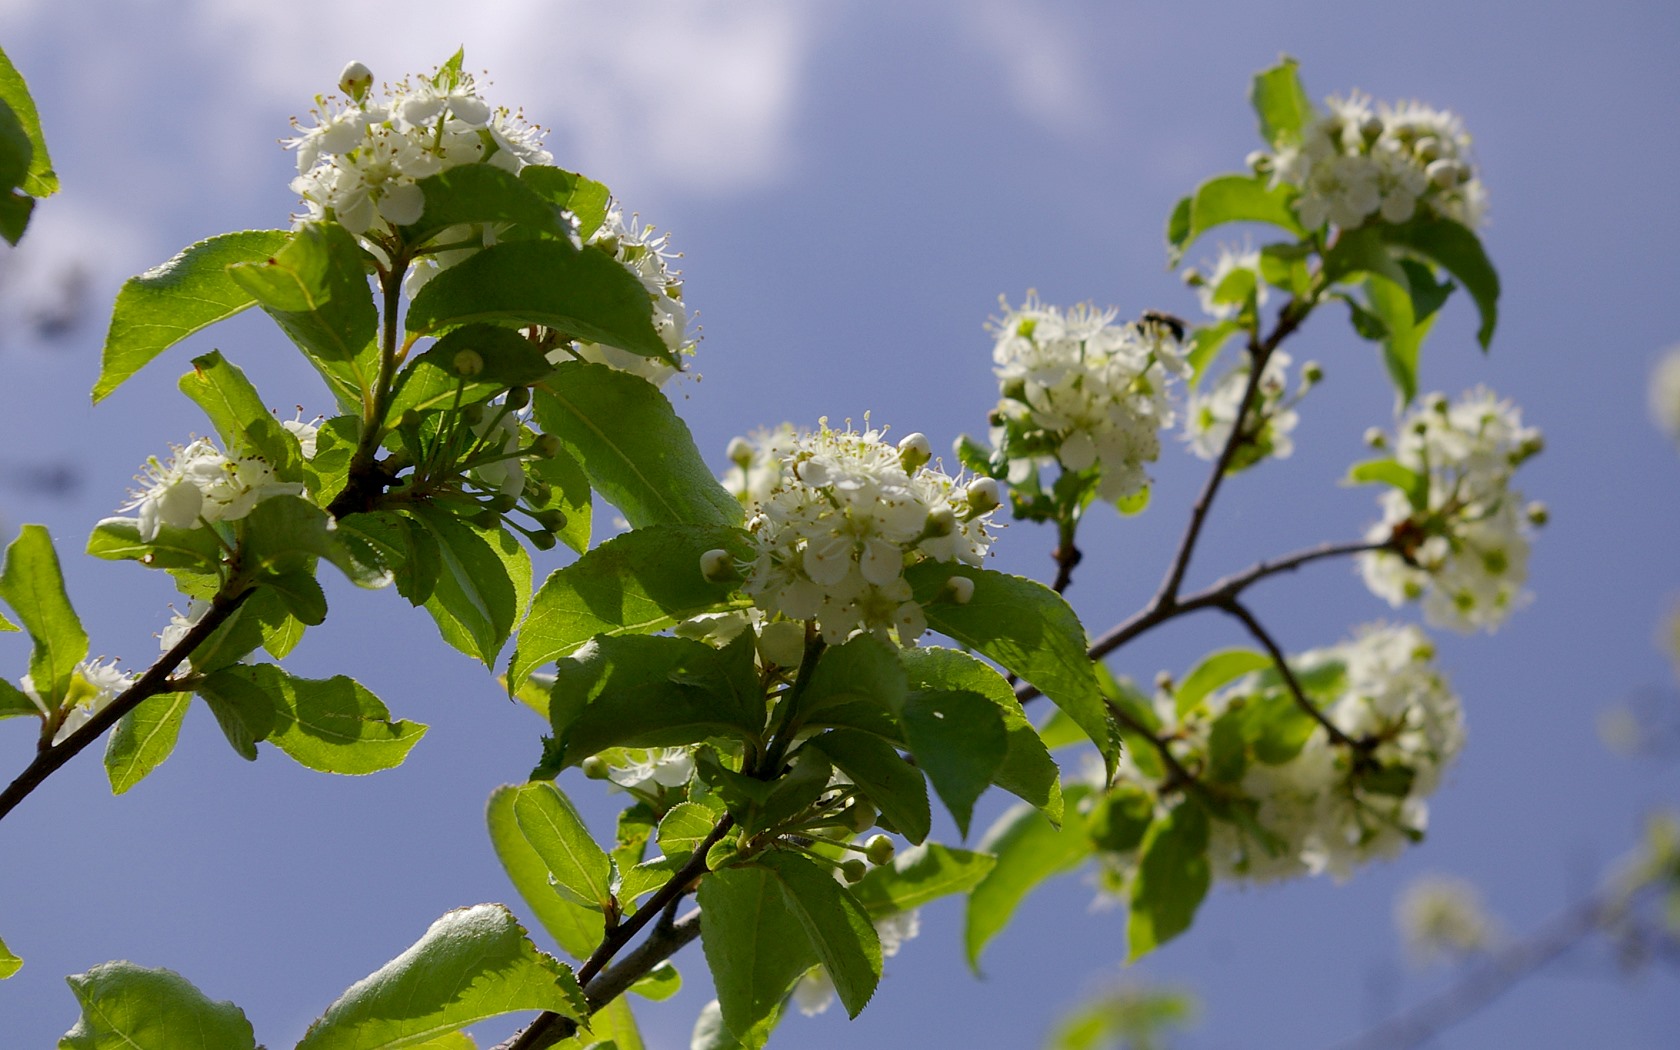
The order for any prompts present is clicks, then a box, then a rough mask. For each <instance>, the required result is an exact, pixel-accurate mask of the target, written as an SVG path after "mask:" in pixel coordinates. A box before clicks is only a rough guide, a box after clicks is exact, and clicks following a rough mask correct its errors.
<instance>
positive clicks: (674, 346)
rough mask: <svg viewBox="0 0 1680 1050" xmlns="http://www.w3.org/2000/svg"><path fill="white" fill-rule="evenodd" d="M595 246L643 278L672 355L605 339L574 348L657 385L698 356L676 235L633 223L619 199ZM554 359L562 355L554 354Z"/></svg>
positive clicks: (589, 358) (593, 240)
mask: <svg viewBox="0 0 1680 1050" xmlns="http://www.w3.org/2000/svg"><path fill="white" fill-rule="evenodd" d="M589 243H590V245H592V246H594V247H598V248H601V249H602V250H604V251H607V252H609V253H610V254H611V255H612V257H613V258H614V259H616V260H617V261H618V263H619V265H621V266H623V267H624V268H625V269H626V270H628V271H629V272H630V274H631V275H632V276H634V277H635V278H636V280H638V281H640V282H641V285H642V287H643V288H644V289H645V290H646V291H647V296H648V305H649V309H650V312H651V316H652V321H653V327H654V330H655V331H656V332H658V333H659V338H660V340H661V341H662V342H663V343H664V344H665V348H666V349H667V350H668V351H670V357H669V358H665V357H649V356H647V355H646V354H638V353H635V352H634V351H630V350H625V349H622V348H620V347H616V346H610V345H607V344H605V343H592V342H588V341H586V340H578V341H577V342H576V343H575V344H574V345H573V347H572V350H573V352H574V353H576V355H577V356H578V357H581V358H583V359H584V360H585V361H594V362H596V363H597V364H604V365H610V366H612V367H613V368H616V369H619V370H620V371H624V372H630V373H633V374H635V375H639V376H641V377H642V378H643V379H646V380H647V381H648V382H650V383H652V384H653V385H655V386H661V385H663V384H664V382H665V381H666V380H667V379H669V378H671V377H672V376H673V375H676V374H677V370H678V365H677V364H674V363H673V362H680V360H681V359H682V358H683V357H688V356H692V355H693V353H694V348H695V345H696V342H697V340H696V339H695V337H694V334H693V333H692V332H691V331H690V330H689V318H688V308H687V307H686V306H685V305H684V304H683V298H682V289H683V286H682V271H681V270H678V269H677V268H676V265H675V263H676V260H677V259H679V258H681V257H682V256H681V255H680V253H678V252H674V251H672V250H671V246H670V234H668V233H661V234H658V235H655V233H654V227H652V226H643V225H642V224H641V222H640V221H639V220H638V219H637V218H636V217H634V216H632V217H631V218H630V219H629V220H628V221H626V220H625V218H624V212H623V210H622V209H621V208H620V207H619V205H618V203H617V202H616V201H615V202H613V204H612V206H611V207H610V208H609V209H608V211H607V217H606V220H605V221H604V222H603V223H602V224H601V228H600V229H598V230H596V231H595V232H594V233H593V234H591V235H590V237H589ZM551 359H556V360H557V359H558V358H557V356H556V355H553V354H551Z"/></svg>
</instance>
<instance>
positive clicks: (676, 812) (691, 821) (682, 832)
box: [659, 802, 717, 857]
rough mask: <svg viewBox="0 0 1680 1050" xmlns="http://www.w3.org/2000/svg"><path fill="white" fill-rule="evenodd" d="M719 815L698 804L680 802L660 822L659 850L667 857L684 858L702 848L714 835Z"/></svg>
mask: <svg viewBox="0 0 1680 1050" xmlns="http://www.w3.org/2000/svg"><path fill="white" fill-rule="evenodd" d="M716 824H717V814H715V813H713V812H712V811H711V810H709V809H707V808H706V807H705V806H702V805H700V804H699V803H697V802H679V803H677V804H676V805H674V806H672V807H671V809H670V811H669V812H667V813H666V814H665V816H663V817H661V818H660V820H659V848H660V850H661V851H663V852H664V854H665V855H666V856H667V857H682V856H687V855H688V854H690V853H693V852H694V851H695V850H697V849H699V848H700V843H702V842H704V841H705V840H706V837H707V836H708V835H710V834H711V833H712V829H713V828H714V827H715V826H716Z"/></svg>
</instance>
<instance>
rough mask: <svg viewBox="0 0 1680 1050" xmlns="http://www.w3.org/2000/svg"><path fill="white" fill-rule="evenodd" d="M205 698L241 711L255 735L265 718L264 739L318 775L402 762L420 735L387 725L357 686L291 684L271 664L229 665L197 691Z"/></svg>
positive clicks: (342, 681)
mask: <svg viewBox="0 0 1680 1050" xmlns="http://www.w3.org/2000/svg"><path fill="white" fill-rule="evenodd" d="M196 688H197V690H198V691H199V693H201V694H203V695H204V696H205V697H206V698H210V697H215V698H217V699H218V700H220V701H221V702H222V704H223V705H224V709H225V710H227V711H229V712H230V713H231V712H244V713H245V714H244V718H245V719H249V720H255V721H254V724H253V723H252V722H250V721H248V722H247V725H248V727H249V728H250V729H251V730H252V731H253V735H254V733H255V732H262V731H263V730H264V728H265V727H264V726H263V725H262V721H261V720H262V719H264V718H265V717H266V715H267V714H268V713H269V712H272V716H273V720H272V722H271V723H270V724H269V725H268V726H267V727H266V732H262V735H260V736H254V739H257V740H267V741H268V742H269V743H271V744H273V745H274V746H275V747H278V748H279V749H280V750H282V751H284V752H285V753H286V754H288V755H290V756H291V757H292V758H293V759H294V760H295V761H296V762H297V763H298V764H299V765H302V766H305V767H307V768H309V769H314V770H318V771H320V772H322V773H346V774H364V773H376V772H378V771H380V770H383V769H392V768H395V767H396V766H399V765H401V764H402V761H403V759H405V758H407V757H408V752H409V751H410V749H412V748H413V747H414V745H415V744H417V743H419V742H420V738H421V737H422V736H424V735H425V734H426V727H425V726H423V725H420V724H419V723H417V722H404V721H392V720H391V718H390V712H389V711H387V710H386V708H385V705H384V704H382V703H380V702H379V698H378V697H376V696H374V695H373V694H372V693H370V692H368V690H367V689H366V688H364V687H363V686H362V685H361V684H360V683H358V682H356V681H354V680H352V679H350V678H346V677H344V676H343V675H336V676H334V677H332V678H326V679H317V678H298V677H295V676H293V675H290V674H287V673H286V672H285V671H282V670H280V668H278V667H276V666H274V665H273V664H254V665H252V664H236V665H234V666H232V667H226V668H223V669H221V670H219V671H217V672H215V673H214V674H212V675H210V676H209V677H207V678H205V679H204V680H203V681H201V682H199V683H198V685H197V686H196Z"/></svg>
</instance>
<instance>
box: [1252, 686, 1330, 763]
mask: <svg viewBox="0 0 1680 1050" xmlns="http://www.w3.org/2000/svg"><path fill="white" fill-rule="evenodd" d="M1317 728H1318V720H1317V719H1316V718H1314V717H1313V716H1312V715H1309V714H1308V713H1307V712H1305V711H1303V710H1301V705H1300V704H1297V703H1296V702H1295V698H1294V697H1293V696H1290V695H1289V694H1288V693H1287V692H1284V691H1278V692H1274V693H1270V694H1266V695H1263V696H1256V697H1251V698H1250V699H1249V702H1248V704H1247V706H1246V707H1245V709H1244V717H1243V737H1244V738H1245V739H1246V740H1247V741H1248V742H1249V748H1250V750H1252V751H1253V753H1254V757H1255V758H1257V759H1259V760H1260V761H1261V762H1264V763H1266V764H1267V765H1273V766H1277V765H1282V764H1283V763H1285V762H1289V761H1292V760H1293V759H1294V758H1295V756H1296V755H1299V754H1300V753H1301V749H1302V748H1303V747H1305V746H1306V744H1307V740H1308V739H1309V738H1311V736H1312V735H1313V731H1314V730H1316V729H1317Z"/></svg>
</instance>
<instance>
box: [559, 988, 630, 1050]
mask: <svg viewBox="0 0 1680 1050" xmlns="http://www.w3.org/2000/svg"><path fill="white" fill-rule="evenodd" d="M554 1047H555V1050H646V1044H645V1043H643V1042H642V1032H641V1029H639V1028H637V1027H636V1015H635V1014H633V1013H631V1012H630V1001H629V1000H628V999H626V998H625V997H624V996H622V995H621V996H619V997H618V998H617V999H614V1000H612V1001H611V1002H609V1003H607V1005H605V1006H603V1007H601V1008H600V1009H599V1010H596V1011H595V1012H594V1013H593V1014H591V1015H590V1017H589V1031H588V1032H587V1033H583V1034H579V1035H574V1036H572V1037H571V1038H570V1039H562V1040H561V1041H560V1042H558V1043H555V1044H554Z"/></svg>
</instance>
